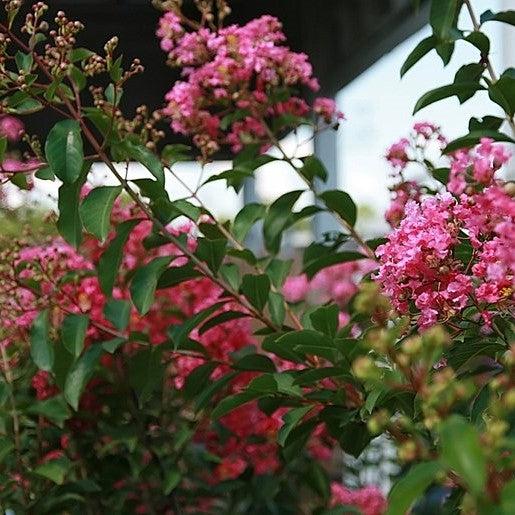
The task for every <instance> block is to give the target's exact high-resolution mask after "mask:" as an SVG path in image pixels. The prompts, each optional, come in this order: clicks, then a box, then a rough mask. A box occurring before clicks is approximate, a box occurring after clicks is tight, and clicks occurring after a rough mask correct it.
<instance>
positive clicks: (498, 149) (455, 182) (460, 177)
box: [447, 138, 511, 195]
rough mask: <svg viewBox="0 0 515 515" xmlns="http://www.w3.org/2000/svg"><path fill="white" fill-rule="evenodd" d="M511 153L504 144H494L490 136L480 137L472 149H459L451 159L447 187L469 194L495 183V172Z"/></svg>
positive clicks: (507, 159)
mask: <svg viewBox="0 0 515 515" xmlns="http://www.w3.org/2000/svg"><path fill="white" fill-rule="evenodd" d="M510 157H511V154H510V153H509V152H508V151H507V150H506V148H505V147H504V145H496V144H494V143H493V140H491V139H490V138H482V139H481V142H480V144H479V145H478V146H477V147H476V148H475V149H473V150H471V151H470V150H459V151H457V152H456V153H455V154H454V156H453V159H452V164H451V172H450V176H449V183H448V184H447V189H448V190H449V191H450V192H451V193H454V194H455V195H460V194H461V193H463V192H465V190H466V192H467V193H468V194H469V195H470V194H472V193H474V192H475V191H477V190H481V189H482V188H485V187H487V186H490V185H492V184H494V183H495V180H494V175H495V173H496V172H497V171H498V170H499V169H500V168H501V167H502V166H503V165H504V164H506V163H507V162H508V161H509V159H510Z"/></svg>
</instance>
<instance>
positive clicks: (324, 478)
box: [305, 461, 331, 501]
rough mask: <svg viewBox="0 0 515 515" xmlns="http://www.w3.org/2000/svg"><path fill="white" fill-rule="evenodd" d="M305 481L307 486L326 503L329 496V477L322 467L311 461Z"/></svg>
mask: <svg viewBox="0 0 515 515" xmlns="http://www.w3.org/2000/svg"><path fill="white" fill-rule="evenodd" d="M305 480H306V483H307V485H308V486H309V487H310V488H311V489H312V490H313V491H314V492H315V493H317V494H318V495H319V496H320V497H321V498H322V499H324V500H325V501H327V500H328V499H329V497H330V495H331V484H330V482H329V476H328V473H327V472H326V470H325V469H324V467H323V466H322V465H321V464H320V463H318V462H317V461H312V462H311V463H310V465H309V468H308V470H307V473H306V476H305Z"/></svg>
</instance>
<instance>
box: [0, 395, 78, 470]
mask: <svg viewBox="0 0 515 515" xmlns="http://www.w3.org/2000/svg"><path fill="white" fill-rule="evenodd" d="M27 411H28V412H29V413H33V414H35V415H42V416H43V417H45V418H47V419H48V420H50V421H51V422H54V423H55V424H57V426H59V427H61V428H62V427H64V422H66V420H68V419H69V418H70V409H69V408H68V405H67V404H66V402H65V400H64V398H63V396H62V395H57V396H55V397H50V398H49V399H45V400H43V401H37V402H36V403H34V404H31V405H30V406H29V408H28V409H27ZM0 461H1V460H0Z"/></svg>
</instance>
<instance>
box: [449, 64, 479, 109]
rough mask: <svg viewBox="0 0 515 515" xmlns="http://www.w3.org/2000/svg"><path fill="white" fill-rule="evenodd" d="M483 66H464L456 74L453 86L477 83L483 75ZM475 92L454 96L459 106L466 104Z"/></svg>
mask: <svg viewBox="0 0 515 515" xmlns="http://www.w3.org/2000/svg"><path fill="white" fill-rule="evenodd" d="M483 70H484V68H483V66H482V65H481V64H479V63H470V64H465V65H464V66H462V67H461V68H459V70H458V71H457V72H456V75H455V76H454V83H455V84H467V83H471V82H477V83H479V79H480V78H481V77H482V75H483ZM474 93H475V91H466V92H460V93H458V94H457V95H456V96H457V97H458V100H459V101H460V104H463V102H466V101H467V100H468V99H469V98H472V97H473V96H474Z"/></svg>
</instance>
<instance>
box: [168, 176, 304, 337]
mask: <svg viewBox="0 0 515 515" xmlns="http://www.w3.org/2000/svg"><path fill="white" fill-rule="evenodd" d="M168 170H169V172H170V173H171V174H172V175H173V176H174V178H175V179H177V181H179V183H180V184H181V185H182V186H183V187H184V188H185V189H186V191H187V192H188V193H189V194H190V195H191V197H192V198H193V199H195V200H196V201H197V202H198V203H199V205H200V207H202V209H204V210H205V211H207V212H208V213H209V210H208V209H207V207H206V205H205V204H204V203H203V202H202V200H200V198H199V196H198V194H197V193H196V192H195V191H193V190H192V189H191V188H190V187H189V186H188V185H187V183H186V182H185V181H183V180H182V179H181V178H180V177H179V175H178V174H177V173H175V172H174V171H173V170H172V169H171V168H168ZM209 214H211V213H209ZM211 219H212V220H213V221H214V223H215V225H216V227H217V228H218V230H219V231H220V232H221V233H222V234H223V235H224V236H225V237H226V238H227V239H228V240H229V241H230V242H231V243H232V244H233V245H234V247H235V248H236V249H237V250H244V249H245V247H244V245H243V244H242V243H241V242H240V241H239V240H238V239H237V238H236V237H235V236H234V234H232V233H231V231H229V230H228V229H227V228H226V227H225V226H224V225H223V224H221V223H220V222H219V221H218V220H217V219H216V218H215V217H214V216H211ZM254 270H255V271H256V272H258V273H259V274H264V273H265V271H264V270H263V269H262V268H261V267H260V266H259V265H258V264H255V265H254ZM270 289H271V291H273V292H275V293H278V291H277V288H276V287H275V286H274V285H273V284H271V285H270ZM284 308H285V310H286V313H287V314H288V316H289V317H290V319H291V321H292V323H293V325H294V326H295V328H296V329H297V330H301V329H302V328H303V327H302V324H301V322H300V320H299V318H298V317H297V315H296V314H295V313H294V312H293V310H292V309H291V306H290V305H289V304H288V302H287V301H286V300H285V301H284Z"/></svg>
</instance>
